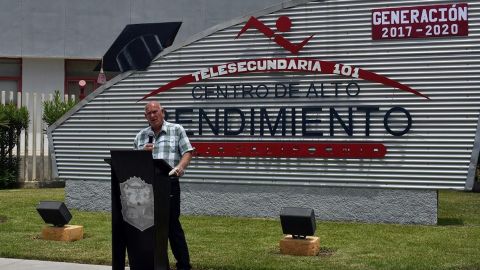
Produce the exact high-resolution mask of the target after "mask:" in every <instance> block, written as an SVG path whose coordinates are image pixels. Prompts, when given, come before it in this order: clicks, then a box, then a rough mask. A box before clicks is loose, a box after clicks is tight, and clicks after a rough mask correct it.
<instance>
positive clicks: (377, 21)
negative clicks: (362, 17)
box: [372, 11, 382, 25]
mask: <svg viewBox="0 0 480 270" xmlns="http://www.w3.org/2000/svg"><path fill="white" fill-rule="evenodd" d="M381 15H382V13H381V12H378V11H375V12H373V15H372V16H373V25H381V24H382V20H381Z"/></svg>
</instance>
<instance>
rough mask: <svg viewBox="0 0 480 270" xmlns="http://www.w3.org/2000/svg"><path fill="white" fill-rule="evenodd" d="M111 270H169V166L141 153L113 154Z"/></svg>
mask: <svg viewBox="0 0 480 270" xmlns="http://www.w3.org/2000/svg"><path fill="white" fill-rule="evenodd" d="M110 155H111V159H110V160H106V162H108V163H109V164H110V165H111V173H112V175H111V188H112V193H111V194H112V269H113V270H124V269H125V251H126V252H127V254H128V262H129V265H130V269H131V270H150V269H152V270H164V269H165V270H166V269H169V267H168V256H167V248H168V223H169V213H170V211H169V209H170V203H169V198H170V196H169V195H170V180H169V177H168V172H169V171H170V170H171V167H170V165H168V163H166V162H165V161H164V160H154V159H153V158H152V153H151V152H149V151H140V150H111V151H110Z"/></svg>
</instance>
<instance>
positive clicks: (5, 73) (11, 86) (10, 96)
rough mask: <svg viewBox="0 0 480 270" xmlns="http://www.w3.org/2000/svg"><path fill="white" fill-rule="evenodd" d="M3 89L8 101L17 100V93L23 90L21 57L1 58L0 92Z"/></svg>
mask: <svg viewBox="0 0 480 270" xmlns="http://www.w3.org/2000/svg"><path fill="white" fill-rule="evenodd" d="M3 91H4V97H5V101H6V102H8V101H10V100H11V101H12V102H14V103H15V102H16V100H17V95H16V93H17V92H21V91H22V60H21V59H14V58H0V93H1V92H3Z"/></svg>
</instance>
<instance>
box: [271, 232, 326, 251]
mask: <svg viewBox="0 0 480 270" xmlns="http://www.w3.org/2000/svg"><path fill="white" fill-rule="evenodd" d="M319 252H320V238H319V237H316V236H307V238H306V239H294V238H292V236H291V235H287V236H285V237H284V238H283V239H282V240H280V253H282V254H284V255H295V256H317V255H318V253H319Z"/></svg>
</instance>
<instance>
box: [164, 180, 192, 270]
mask: <svg viewBox="0 0 480 270" xmlns="http://www.w3.org/2000/svg"><path fill="white" fill-rule="evenodd" d="M170 180H171V184H172V186H171V191H170V223H169V229H168V240H169V242H170V248H171V249H172V253H173V256H175V259H176V260H177V269H187V270H190V269H191V268H192V267H191V266H190V255H189V254H188V247H187V241H186V240H185V233H184V232H183V229H182V224H180V219H179V218H180V183H179V181H178V178H171V179H170Z"/></svg>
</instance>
